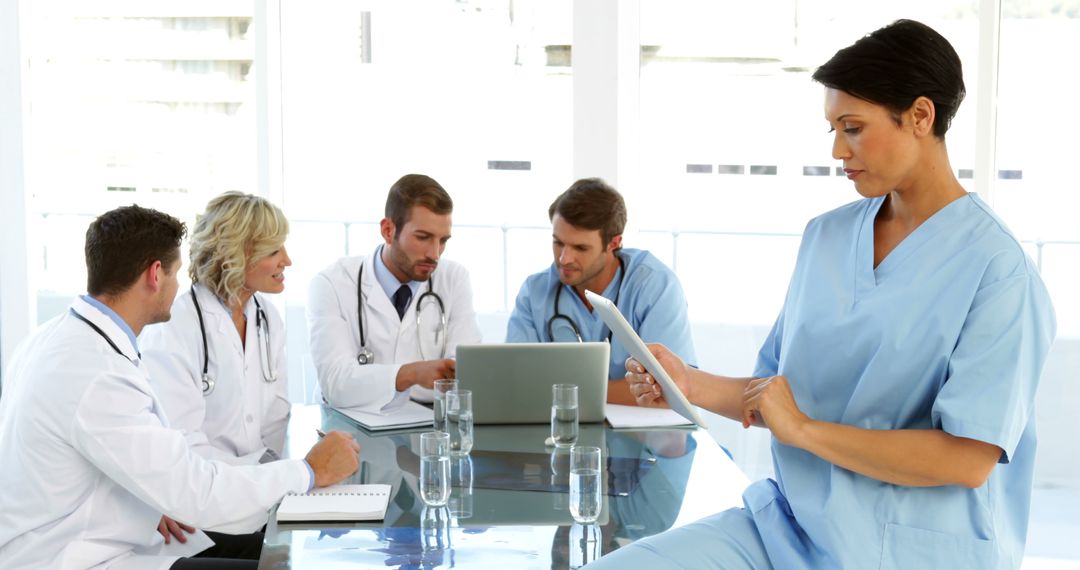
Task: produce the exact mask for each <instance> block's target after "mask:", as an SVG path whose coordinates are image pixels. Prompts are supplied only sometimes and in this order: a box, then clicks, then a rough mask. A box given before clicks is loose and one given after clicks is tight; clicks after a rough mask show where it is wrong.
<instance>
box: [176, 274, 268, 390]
mask: <svg viewBox="0 0 1080 570" xmlns="http://www.w3.org/2000/svg"><path fill="white" fill-rule="evenodd" d="M251 299H252V300H253V301H255V330H256V331H258V335H259V342H258V344H259V369H260V370H261V371H262V377H263V381H264V382H266V383H268V384H269V383H271V382H277V370H276V369H274V367H273V365H271V363H270V319H268V318H266V312H265V311H263V308H262V305H261V304H259V297H258V296H256V295H254V294H253V295H252V296H251ZM191 300H192V301H194V302H195V314H196V315H198V317H199V332H200V333H201V334H202V348H203V364H202V392H203V396H209V395H210V394H212V393H213V392H214V388H215V387H216V386H217V380H215V379H214V378H213V377H212V376H210V350H209V347H208V346H207V342H206V325H204V324H203V315H202V307H200V306H199V297H198V295H196V294H195V286H194V285H192V287H191ZM267 370H269V373H267Z"/></svg>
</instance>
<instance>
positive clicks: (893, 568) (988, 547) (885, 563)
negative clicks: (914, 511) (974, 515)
mask: <svg viewBox="0 0 1080 570" xmlns="http://www.w3.org/2000/svg"><path fill="white" fill-rule="evenodd" d="M995 558H996V550H995V547H994V541H992V540H980V539H977V538H963V537H959V536H955V535H951V534H947V533H944V532H937V531H933V530H925V529H921V528H915V527H911V526H902V525H898V524H892V523H889V524H887V525H885V537H884V539H883V541H882V546H881V566H880V568H881V570H910V569H911V568H949V569H952V568H996V567H997V564H996V560H995Z"/></svg>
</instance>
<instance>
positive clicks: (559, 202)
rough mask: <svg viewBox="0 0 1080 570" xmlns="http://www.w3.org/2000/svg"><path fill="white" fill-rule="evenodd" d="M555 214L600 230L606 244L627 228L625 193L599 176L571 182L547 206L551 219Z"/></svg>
mask: <svg viewBox="0 0 1080 570" xmlns="http://www.w3.org/2000/svg"><path fill="white" fill-rule="evenodd" d="M555 214H558V215H559V216H560V217H561V218H562V219H564V220H566V221H567V222H569V223H570V225H572V226H574V227H576V228H584V229H587V230H600V239H601V240H602V241H603V243H602V244H601V245H603V246H604V247H607V245H608V244H609V243H611V240H612V239H613V238H614V237H615V236H617V235H622V233H623V229H624V228H626V203H624V202H623V198H622V195H621V194H619V193H618V191H616V190H615V189H614V188H612V187H611V186H610V185H609V184H608V183H607V182H604V181H603V180H601V179H599V178H582V179H581V180H578V181H577V182H574V183H573V184H571V185H570V188H567V190H566V192H563V193H562V194H559V197H558V198H555V201H554V202H552V203H551V206H550V207H549V208H548V219H549V220H554V219H555Z"/></svg>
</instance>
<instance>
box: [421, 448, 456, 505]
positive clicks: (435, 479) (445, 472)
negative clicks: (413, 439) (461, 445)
mask: <svg viewBox="0 0 1080 570" xmlns="http://www.w3.org/2000/svg"><path fill="white" fill-rule="evenodd" d="M420 498H421V499H422V500H423V501H424V504H425V505H428V506H432V507H441V506H443V505H445V504H446V501H447V499H449V498H450V436H449V435H448V434H446V433H445V432H441V431H433V432H428V433H422V434H420Z"/></svg>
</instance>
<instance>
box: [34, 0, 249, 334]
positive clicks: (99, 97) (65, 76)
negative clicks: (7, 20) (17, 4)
mask: <svg viewBox="0 0 1080 570" xmlns="http://www.w3.org/2000/svg"><path fill="white" fill-rule="evenodd" d="M21 6H22V8H23V10H24V12H25V15H24V26H25V30H26V32H25V33H24V34H23V35H24V37H25V38H27V40H26V45H25V49H26V53H27V57H28V59H29V63H30V65H29V75H28V76H27V77H25V78H24V84H25V85H26V96H27V97H28V98H29V100H30V115H29V117H28V118H27V121H26V132H27V140H28V144H27V149H26V157H27V169H26V171H27V175H26V179H27V187H28V194H29V196H30V201H29V208H30V211H31V216H32V218H31V220H30V221H29V224H28V226H29V228H30V232H31V240H30V243H31V247H32V251H33V254H32V255H31V256H30V258H31V260H32V261H33V262H34V265H33V266H32V268H31V269H32V273H31V278H32V280H33V282H34V283H36V286H37V287H38V289H39V290H40V292H41V293H40V294H39V296H38V299H39V301H38V318H39V320H45V319H48V318H50V317H52V316H53V315H55V314H56V313H57V312H59V311H61V310H63V307H64V306H66V304H67V302H68V301H69V300H70V297H71V296H72V295H74V294H76V293H80V292H82V290H83V288H84V286H85V285H84V284H85V282H86V272H85V264H84V262H83V255H82V249H81V247H80V244H82V242H83V236H84V234H85V231H86V226H87V225H88V224H89V222H90V220H91V219H93V217H95V216H97V215H98V214H100V213H101V212H103V211H105V210H108V209H110V208H112V207H116V206H119V205H125V204H130V203H133V202H134V203H138V204H140V205H142V206H147V207H154V208H158V209H160V210H162V211H166V212H169V213H171V214H173V215H175V216H178V217H181V218H183V219H185V220H188V222H189V225H190V222H191V221H193V219H194V216H195V214H196V212H198V211H201V209H202V207H203V206H204V205H205V204H206V202H207V201H208V200H209V198H210V197H212V196H214V195H217V194H220V193H221V192H224V191H226V190H242V191H247V192H252V191H255V187H256V184H255V178H256V168H255V148H256V146H255V127H254V96H255V92H254V81H253V80H252V74H253V65H252V64H253V61H254V49H253V43H254V42H253V30H252V26H251V24H252V11H253V7H252V3H251V2H250V1H247V2H244V1H235V0H234V1H228V2H216V3H213V4H212V5H211V4H201V5H199V6H195V7H192V6H187V5H186V4H185V3H182V2H168V3H158V4H154V5H149V6H147V5H143V4H139V3H114V2H83V3H73V2H63V1H53V0H45V1H40V2H23V3H22V4H21Z"/></svg>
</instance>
